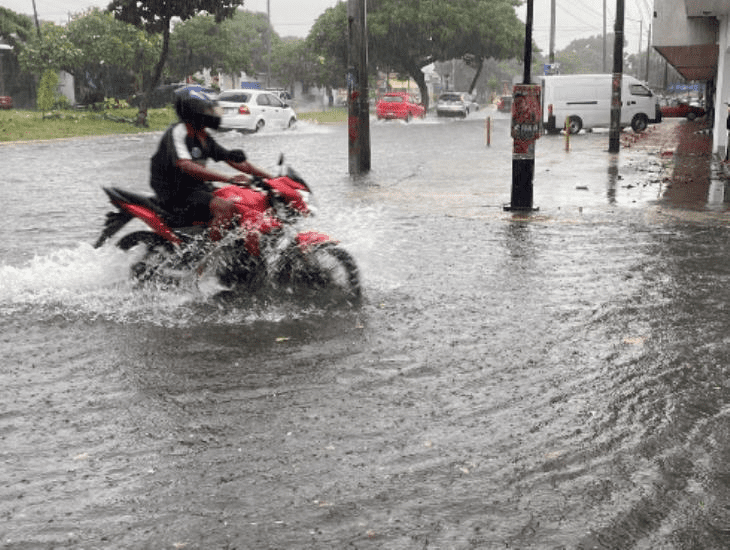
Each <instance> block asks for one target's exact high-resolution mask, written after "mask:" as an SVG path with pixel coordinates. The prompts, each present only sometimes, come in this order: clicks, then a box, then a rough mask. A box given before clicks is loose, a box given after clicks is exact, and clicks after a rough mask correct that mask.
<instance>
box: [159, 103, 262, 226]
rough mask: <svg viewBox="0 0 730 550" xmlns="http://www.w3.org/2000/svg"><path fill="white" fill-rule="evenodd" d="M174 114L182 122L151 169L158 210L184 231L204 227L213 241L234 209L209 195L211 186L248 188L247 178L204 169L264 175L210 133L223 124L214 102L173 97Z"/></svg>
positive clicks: (163, 143)
mask: <svg viewBox="0 0 730 550" xmlns="http://www.w3.org/2000/svg"><path fill="white" fill-rule="evenodd" d="M175 110H176V111H177V115H178V117H179V118H180V121H179V122H177V123H174V124H172V125H171V126H170V127H169V128H168V129H167V130H166V131H165V133H164V135H163V136H162V139H161V140H160V145H159V147H158V149H157V152H156V153H155V154H154V156H153V157H152V161H151V166H150V185H151V186H152V189H154V191H155V193H156V194H157V197H158V198H159V199H160V202H161V203H162V206H163V207H164V208H165V209H166V210H170V211H172V212H174V213H176V214H178V215H180V216H182V218H183V220H184V221H183V225H188V224H192V222H207V223H208V226H209V227H210V228H211V230H212V232H213V234H214V235H215V236H220V230H221V229H223V228H224V227H225V226H227V225H228V224H229V223H230V222H231V220H232V218H233V216H234V215H235V207H234V204H233V203H232V202H230V201H227V200H224V199H221V198H219V197H216V196H215V195H213V191H214V190H215V187H214V186H213V185H212V184H211V183H210V182H212V181H220V182H227V183H233V184H246V183H249V182H250V181H251V178H249V177H248V176H246V175H245V174H237V175H234V176H231V175H228V174H224V173H222V172H218V171H216V170H211V169H210V168H207V167H206V161H207V159H209V158H211V159H213V160H215V161H219V162H221V161H224V162H226V163H227V164H228V165H230V166H231V167H233V168H235V169H237V170H240V171H241V172H245V173H247V174H251V175H252V176H257V177H261V178H271V177H272V176H270V175H269V174H268V173H266V172H264V171H263V170H261V169H260V168H257V167H256V166H254V165H253V164H251V163H250V162H248V161H247V160H246V154H245V153H244V152H243V151H242V150H241V149H232V150H228V149H225V148H224V147H222V146H221V145H219V144H218V143H217V142H216V141H215V140H214V139H213V137H212V136H211V135H210V133H209V132H208V128H210V129H213V130H216V129H218V127H219V126H220V123H221V110H220V107H219V106H218V103H217V101H215V100H214V99H212V98H211V97H210V96H209V95H208V94H206V93H205V92H202V91H197V90H195V89H192V88H182V89H181V90H178V91H177V92H176V94H175Z"/></svg>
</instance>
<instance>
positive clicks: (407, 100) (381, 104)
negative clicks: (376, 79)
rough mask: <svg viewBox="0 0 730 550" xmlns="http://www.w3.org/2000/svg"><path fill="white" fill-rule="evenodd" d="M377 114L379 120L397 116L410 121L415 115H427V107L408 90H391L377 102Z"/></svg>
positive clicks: (419, 116) (421, 116) (420, 116)
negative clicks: (418, 101)
mask: <svg viewBox="0 0 730 550" xmlns="http://www.w3.org/2000/svg"><path fill="white" fill-rule="evenodd" d="M375 115H376V116H377V117H378V120H380V119H383V118H385V119H393V118H397V119H401V120H405V121H406V122H408V121H409V120H411V119H412V118H413V117H418V118H423V117H424V116H426V109H425V108H424V107H423V105H421V104H420V103H416V101H415V100H414V99H413V98H412V97H411V95H410V94H407V93H406V92H389V93H387V94H385V95H384V96H383V97H381V98H380V100H379V101H378V103H377V104H376V106H375Z"/></svg>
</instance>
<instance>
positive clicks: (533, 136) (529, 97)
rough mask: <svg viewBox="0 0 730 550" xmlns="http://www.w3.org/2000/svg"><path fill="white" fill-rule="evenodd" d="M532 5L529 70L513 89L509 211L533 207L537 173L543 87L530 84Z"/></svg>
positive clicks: (527, 39) (527, 54) (528, 33)
mask: <svg viewBox="0 0 730 550" xmlns="http://www.w3.org/2000/svg"><path fill="white" fill-rule="evenodd" d="M532 6H533V0H527V20H526V23H525V70H524V75H523V79H522V81H523V83H522V84H517V85H515V87H514V89H513V91H512V98H513V99H512V139H513V140H514V141H513V146H512V198H511V202H510V204H509V206H506V207H505V210H533V208H532V182H533V179H534V176H535V140H537V138H539V137H540V133H541V131H542V117H541V106H540V86H539V85H537V86H533V85H531V84H530V73H531V69H532V20H533V16H532V12H533V10H532Z"/></svg>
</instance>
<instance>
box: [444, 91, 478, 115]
mask: <svg viewBox="0 0 730 550" xmlns="http://www.w3.org/2000/svg"><path fill="white" fill-rule="evenodd" d="M471 109H472V101H471V98H470V97H469V96H468V94H465V93H461V92H445V93H443V94H441V95H440V96H439V99H438V102H437V103H436V115H437V116H440V117H441V116H460V117H462V118H466V116H467V115H468V114H469V111H470V110H471Z"/></svg>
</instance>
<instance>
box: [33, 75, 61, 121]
mask: <svg viewBox="0 0 730 550" xmlns="http://www.w3.org/2000/svg"><path fill="white" fill-rule="evenodd" d="M57 89H58V73H57V72H56V71H54V70H51V69H46V70H45V71H44V72H43V75H42V76H41V81H40V83H39V84H38V100H37V102H36V105H37V106H38V110H39V111H40V112H41V113H46V112H48V111H50V110H52V109H53V105H54V104H55V103H56V95H57Z"/></svg>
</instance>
